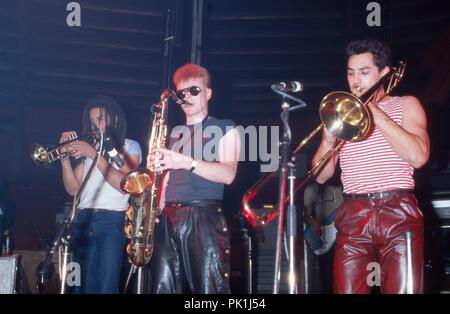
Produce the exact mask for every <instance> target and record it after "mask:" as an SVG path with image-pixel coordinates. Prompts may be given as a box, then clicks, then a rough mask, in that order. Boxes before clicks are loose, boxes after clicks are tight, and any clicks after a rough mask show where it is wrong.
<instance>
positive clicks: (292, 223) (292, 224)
mask: <svg viewBox="0 0 450 314" xmlns="http://www.w3.org/2000/svg"><path fill="white" fill-rule="evenodd" d="M288 166H289V176H288V181H289V206H288V212H287V219H288V220H287V221H288V223H287V235H288V242H289V276H288V278H289V280H288V285H289V293H290V294H294V293H297V292H298V291H297V279H298V277H297V269H296V265H297V263H296V256H295V255H296V250H295V244H296V242H297V208H296V207H295V202H294V198H295V195H294V189H295V177H296V174H295V164H294V163H293V162H292V161H291V162H290V163H289V164H288Z"/></svg>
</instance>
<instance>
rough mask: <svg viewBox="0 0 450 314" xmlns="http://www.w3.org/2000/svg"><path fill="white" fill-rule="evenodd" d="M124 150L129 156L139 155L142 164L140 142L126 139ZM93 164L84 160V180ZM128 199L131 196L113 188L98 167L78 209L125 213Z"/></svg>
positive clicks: (85, 189) (88, 159)
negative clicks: (99, 209) (97, 209)
mask: <svg viewBox="0 0 450 314" xmlns="http://www.w3.org/2000/svg"><path fill="white" fill-rule="evenodd" d="M124 149H125V152H127V154H128V155H129V156H132V155H136V154H138V155H139V162H141V159H142V154H141V148H140V146H139V144H138V142H136V141H133V140H130V139H125V145H124ZM122 157H123V156H122ZM91 164H92V159H90V158H86V159H85V160H84V163H83V178H84V177H85V176H86V174H87V172H88V170H89V167H90V166H91ZM113 166H114V168H116V169H118V167H117V166H116V165H115V164H113ZM128 198H129V194H126V193H125V194H122V193H121V192H120V191H118V190H116V189H115V188H113V187H112V185H111V184H109V182H108V181H107V180H106V178H105V177H104V176H103V174H102V173H101V171H100V170H99V169H98V167H96V168H95V169H94V171H93V172H92V175H91V178H90V179H89V181H88V182H87V184H86V187H85V188H84V191H83V193H82V194H81V198H80V203H79V204H78V208H101V209H109V210H115V211H124V210H125V209H126V208H127V207H128Z"/></svg>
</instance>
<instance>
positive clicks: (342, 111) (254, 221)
mask: <svg viewBox="0 0 450 314" xmlns="http://www.w3.org/2000/svg"><path fill="white" fill-rule="evenodd" d="M405 68H406V63H405V62H404V61H400V62H399V64H398V66H397V67H391V68H390V70H389V72H388V73H386V74H385V75H384V76H383V77H382V78H380V80H379V81H378V82H377V83H375V84H374V85H373V86H372V87H371V88H370V89H369V90H367V91H366V92H365V93H364V94H363V95H361V96H360V97H359V98H358V97H356V96H354V95H352V94H350V93H348V92H343V91H336V92H331V93H329V94H327V95H326V96H325V97H324V98H323V99H322V101H321V102H320V105H319V115H320V119H321V122H322V123H321V124H320V125H319V126H318V127H317V128H315V129H314V130H313V131H312V132H311V133H310V134H309V135H308V136H307V137H305V139H303V140H302V141H301V142H300V143H299V144H298V145H297V147H296V148H295V149H294V151H293V153H292V155H293V156H294V157H293V158H295V156H296V155H297V154H298V152H299V151H300V150H301V149H302V148H303V147H304V146H305V145H306V144H307V143H309V142H310V140H311V139H312V138H313V137H314V136H315V135H316V134H317V133H318V132H319V131H320V130H322V129H323V128H324V127H325V128H326V129H327V130H328V131H329V132H330V133H332V134H333V135H334V136H335V137H336V141H335V143H334V145H333V146H332V147H331V149H330V150H328V152H326V153H325V155H324V156H322V158H320V159H319V160H318V161H317V162H316V163H315V164H314V165H313V167H312V168H311V169H310V170H309V171H308V172H307V174H306V176H305V177H304V178H303V180H302V181H301V182H300V183H299V184H298V185H297V186H296V187H295V192H297V191H298V190H299V189H301V188H302V187H303V186H304V185H305V183H306V182H307V181H308V179H309V178H310V177H311V176H312V175H313V174H314V173H315V172H316V171H317V170H319V169H321V168H322V167H323V166H324V165H325V164H326V163H327V162H328V160H329V159H330V158H331V156H333V153H334V152H336V151H337V150H338V149H339V148H341V146H342V145H343V144H344V143H345V142H346V141H350V142H359V141H361V140H363V139H364V138H366V137H367V135H368V134H369V131H370V130H371V129H372V124H373V123H372V120H371V117H370V114H369V111H368V110H367V108H366V104H367V103H369V102H371V101H373V102H379V101H380V100H381V99H382V98H383V97H384V96H386V95H389V94H390V93H391V92H392V90H393V89H394V88H395V87H396V86H397V85H398V84H399V83H400V81H401V79H402V77H403V74H404V72H405ZM386 84H387V87H386V89H385V94H384V95H383V97H382V98H381V99H377V94H378V91H379V90H380V88H382V87H383V88H384V86H385V85H386ZM275 174H276V171H275V172H270V173H268V174H266V175H265V176H263V177H262V178H260V179H259V180H258V181H257V182H256V183H255V184H253V185H252V186H251V187H250V188H249V189H248V190H247V191H246V192H245V194H244V196H243V197H242V212H243V215H244V217H245V219H246V220H247V222H248V223H249V224H250V225H251V226H253V227H262V226H264V225H266V224H268V223H269V222H270V221H271V220H272V219H274V218H275V217H276V215H277V209H278V205H279V204H277V205H276V206H274V207H273V209H272V210H271V211H269V212H267V213H265V214H264V215H262V216H259V215H258V214H257V213H255V211H254V210H253V208H252V207H251V205H250V201H251V200H252V199H254V198H255V197H256V196H257V195H258V192H259V191H260V190H261V188H262V187H263V186H265V185H266V184H267V183H268V182H269V181H270V180H271V179H272V178H273V177H274V176H275ZM295 192H294V193H295ZM288 200H289V198H288V197H286V198H285V199H284V202H287V201H288Z"/></svg>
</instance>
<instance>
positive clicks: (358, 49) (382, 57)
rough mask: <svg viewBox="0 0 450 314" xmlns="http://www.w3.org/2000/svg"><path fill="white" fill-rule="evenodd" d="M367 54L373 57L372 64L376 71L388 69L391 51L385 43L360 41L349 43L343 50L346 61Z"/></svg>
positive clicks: (374, 40) (368, 40)
mask: <svg viewBox="0 0 450 314" xmlns="http://www.w3.org/2000/svg"><path fill="white" fill-rule="evenodd" d="M366 52H369V53H371V54H372V55H373V62H374V63H375V65H376V66H377V67H378V70H380V71H381V70H383V69H384V68H385V67H390V66H391V62H392V60H391V59H392V51H391V48H390V47H389V45H388V44H387V43H385V42H382V41H379V40H376V39H362V40H355V41H352V42H350V43H349V44H348V45H347V47H346V48H345V55H346V61H347V62H348V59H349V58H350V57H351V56H354V55H359V54H362V53H366Z"/></svg>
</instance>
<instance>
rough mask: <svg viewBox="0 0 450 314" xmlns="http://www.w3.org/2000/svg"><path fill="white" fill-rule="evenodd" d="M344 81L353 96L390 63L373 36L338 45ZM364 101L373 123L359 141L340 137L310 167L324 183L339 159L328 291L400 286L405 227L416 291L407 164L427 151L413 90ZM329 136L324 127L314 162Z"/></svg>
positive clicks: (415, 230) (419, 281) (416, 247)
mask: <svg viewBox="0 0 450 314" xmlns="http://www.w3.org/2000/svg"><path fill="white" fill-rule="evenodd" d="M346 58H347V81H348V85H349V88H350V90H351V92H352V93H353V94H354V95H355V96H357V97H360V96H361V95H363V93H364V92H365V91H367V90H368V89H369V88H370V87H372V86H373V85H375V83H377V82H378V81H379V80H380V79H381V77H382V76H383V75H384V74H386V73H387V72H388V71H389V69H390V63H391V50H390V47H389V46H388V45H387V44H385V43H383V42H380V41H377V40H357V41H353V42H351V43H349V44H348V45H347V47H346ZM374 99H375V100H374V101H372V102H369V103H368V104H367V107H368V109H369V111H370V114H371V117H372V121H373V129H372V130H371V131H370V133H369V135H368V136H367V137H366V138H365V139H363V140H362V141H359V142H345V144H344V145H343V146H342V147H341V149H340V150H339V151H337V152H336V153H334V155H333V156H332V158H331V159H330V160H329V162H328V163H327V164H326V165H325V166H324V167H323V168H322V169H321V171H320V172H316V173H315V176H316V181H317V182H319V183H324V182H326V181H327V180H328V179H329V178H330V177H331V176H332V175H333V173H334V171H335V168H336V164H337V162H338V160H339V162H340V166H341V170H342V174H341V180H342V183H343V187H344V191H343V192H344V202H343V204H342V205H341V206H340V207H339V208H338V210H337V214H336V219H335V226H336V228H337V238H336V247H335V257H334V269H333V276H334V292H335V293H369V292H370V290H371V288H372V286H374V285H378V284H380V286H381V287H380V288H381V292H382V293H406V292H407V285H406V283H407V278H406V277H407V274H406V271H405V270H406V266H405V265H406V264H407V257H406V256H407V253H406V251H407V249H406V241H405V232H406V231H411V232H412V274H413V281H412V282H413V286H412V292H413V293H422V292H423V216H422V213H421V211H420V209H419V208H418V207H417V200H416V198H415V196H414V195H413V193H412V190H413V189H414V180H413V172H414V168H419V167H421V166H423V165H424V164H425V163H426V162H427V160H428V156H429V151H430V148H429V138H428V134H427V121H426V116H425V112H424V110H423V108H422V105H421V104H420V102H419V100H418V99H417V98H415V97H413V96H403V97H391V96H389V95H387V94H386V93H385V91H384V89H383V88H380V89H379V90H378V91H377V92H376V95H375V97H374ZM335 140H336V138H335V137H334V136H333V135H332V134H331V133H330V132H329V131H328V130H326V129H324V132H323V137H322V141H321V143H320V146H319V148H318V150H317V151H316V153H315V155H314V157H313V164H315V163H316V162H317V161H318V160H319V159H320V158H321V157H322V156H323V155H324V154H325V153H326V152H327V151H328V150H329V149H330V148H331V147H332V145H333V143H334V142H335Z"/></svg>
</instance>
